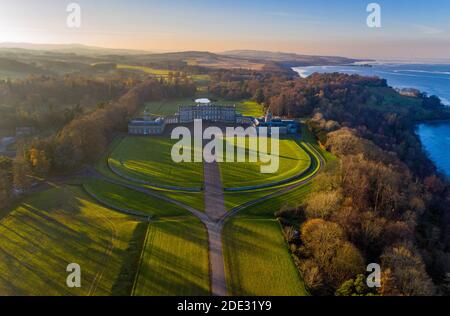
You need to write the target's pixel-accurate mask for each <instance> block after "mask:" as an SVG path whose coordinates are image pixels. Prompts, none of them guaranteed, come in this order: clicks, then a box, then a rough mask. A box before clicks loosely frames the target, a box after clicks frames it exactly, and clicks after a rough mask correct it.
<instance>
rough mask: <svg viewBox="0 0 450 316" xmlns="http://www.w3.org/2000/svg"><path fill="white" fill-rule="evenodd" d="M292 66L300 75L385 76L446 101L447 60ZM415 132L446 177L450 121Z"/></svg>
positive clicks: (449, 98) (449, 101) (449, 90)
mask: <svg viewBox="0 0 450 316" xmlns="http://www.w3.org/2000/svg"><path fill="white" fill-rule="evenodd" d="M294 70H295V71H296V72H298V74H299V75H300V76H301V77H303V78H306V77H308V76H310V75H311V74H313V73H315V72H319V73H332V72H341V73H347V74H359V75H363V76H377V77H380V78H383V79H386V80H387V81H388V84H389V85H390V86H392V87H395V88H415V89H418V90H420V91H422V92H426V93H428V94H429V95H436V96H438V97H439V98H440V99H441V100H442V103H444V104H446V105H450V64H448V65H444V64H399V63H373V64H372V67H360V66H311V67H297V68H294ZM416 132H417V135H419V137H420V139H421V141H422V144H423V146H424V149H425V150H426V151H427V153H428V155H429V157H430V159H432V160H433V161H434V163H435V164H436V166H437V167H438V169H439V170H440V171H441V172H443V173H444V174H446V175H447V176H448V177H450V122H442V123H430V124H421V125H419V126H418V127H417V131H416Z"/></svg>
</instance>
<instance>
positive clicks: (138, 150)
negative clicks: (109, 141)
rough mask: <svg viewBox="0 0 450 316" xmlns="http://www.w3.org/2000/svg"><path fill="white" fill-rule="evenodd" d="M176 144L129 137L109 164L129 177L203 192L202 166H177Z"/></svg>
mask: <svg viewBox="0 0 450 316" xmlns="http://www.w3.org/2000/svg"><path fill="white" fill-rule="evenodd" d="M175 143H176V141H173V140H171V139H169V138H167V137H157V136H152V137H126V138H124V139H123V140H122V142H121V143H120V144H119V145H118V146H117V147H116V148H115V149H114V150H113V152H112V154H111V156H110V158H109V164H110V166H112V167H113V168H115V169H116V170H118V171H120V172H121V173H122V174H124V175H126V176H127V177H131V178H133V179H138V180H144V181H149V182H151V183H152V184H155V185H168V186H177V187H183V188H201V187H202V186H203V164H202V163H179V164H177V163H175V162H174V161H173V160H172V156H171V151H172V147H173V145H174V144H175Z"/></svg>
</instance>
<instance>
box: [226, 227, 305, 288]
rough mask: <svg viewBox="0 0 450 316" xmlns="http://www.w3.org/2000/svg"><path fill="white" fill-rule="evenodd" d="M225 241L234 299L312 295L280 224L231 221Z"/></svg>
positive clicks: (228, 281)
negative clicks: (302, 277) (293, 257)
mask: <svg viewBox="0 0 450 316" xmlns="http://www.w3.org/2000/svg"><path fill="white" fill-rule="evenodd" d="M223 239H224V254H225V266H226V268H225V269H226V274H227V284H228V291H229V294H230V295H233V296H303V295H308V293H307V291H306V289H305V286H304V284H303V281H302V279H301V277H300V275H299V273H298V271H297V268H296V267H295V264H294V261H293V259H292V257H291V255H290V253H289V251H288V247H287V244H286V242H285V239H284V237H283V234H282V232H281V227H280V224H279V223H278V222H277V221H276V220H258V219H234V220H231V221H230V222H228V223H227V225H226V226H225V228H224V238H223Z"/></svg>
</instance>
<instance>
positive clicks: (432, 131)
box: [417, 122, 450, 178]
mask: <svg viewBox="0 0 450 316" xmlns="http://www.w3.org/2000/svg"><path fill="white" fill-rule="evenodd" d="M417 135H419V137H420V140H421V141H422V144H423V146H424V147H425V150H426V151H427V153H428V155H429V157H430V158H431V160H433V161H434V163H435V164H436V166H437V167H438V169H439V171H441V172H442V173H444V174H446V175H447V177H449V178H450V122H443V123H427V124H420V125H419V126H418V127H417Z"/></svg>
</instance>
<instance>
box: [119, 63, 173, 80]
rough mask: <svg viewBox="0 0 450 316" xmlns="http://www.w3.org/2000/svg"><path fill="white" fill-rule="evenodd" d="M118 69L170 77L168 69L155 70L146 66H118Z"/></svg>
mask: <svg viewBox="0 0 450 316" xmlns="http://www.w3.org/2000/svg"><path fill="white" fill-rule="evenodd" d="M117 69H125V70H133V71H142V72H144V73H146V74H149V75H154V76H161V77H167V76H168V75H169V70H167V69H154V68H150V67H145V66H131V65H117Z"/></svg>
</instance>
